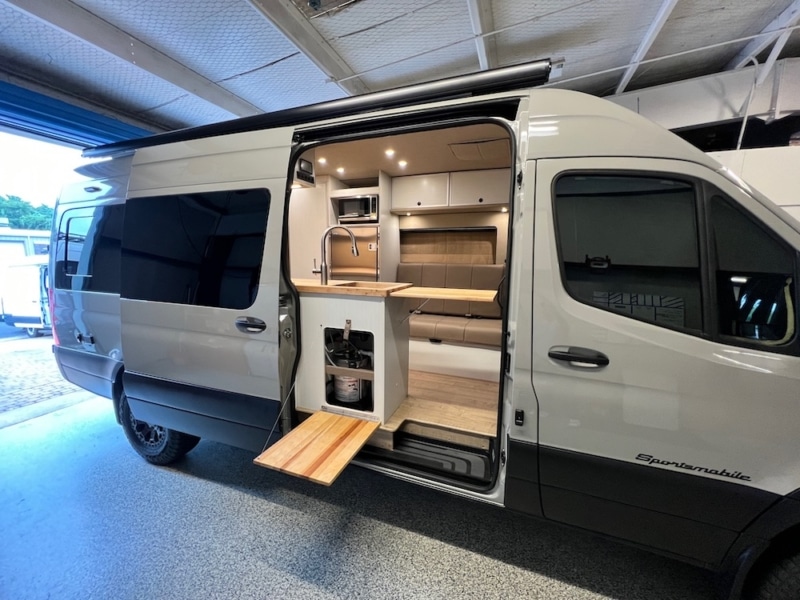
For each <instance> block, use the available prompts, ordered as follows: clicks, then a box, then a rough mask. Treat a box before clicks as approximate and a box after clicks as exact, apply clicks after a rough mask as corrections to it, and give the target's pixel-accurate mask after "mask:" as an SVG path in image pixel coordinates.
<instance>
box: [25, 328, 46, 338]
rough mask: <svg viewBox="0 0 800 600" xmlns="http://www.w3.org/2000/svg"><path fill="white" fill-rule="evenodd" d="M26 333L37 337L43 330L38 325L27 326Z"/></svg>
mask: <svg viewBox="0 0 800 600" xmlns="http://www.w3.org/2000/svg"><path fill="white" fill-rule="evenodd" d="M25 334H26V335H27V336H28V337H29V338H37V337H40V336H41V335H42V330H41V329H39V328H38V327H26V328H25Z"/></svg>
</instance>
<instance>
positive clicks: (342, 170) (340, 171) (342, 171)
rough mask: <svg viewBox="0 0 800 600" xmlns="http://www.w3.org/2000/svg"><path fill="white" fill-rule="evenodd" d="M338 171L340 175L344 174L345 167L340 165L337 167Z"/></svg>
mask: <svg viewBox="0 0 800 600" xmlns="http://www.w3.org/2000/svg"><path fill="white" fill-rule="evenodd" d="M336 172H337V173H338V174H339V175H342V174H344V167H339V168H338V169H336Z"/></svg>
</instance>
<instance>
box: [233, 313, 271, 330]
mask: <svg viewBox="0 0 800 600" xmlns="http://www.w3.org/2000/svg"><path fill="white" fill-rule="evenodd" d="M266 328H267V324H266V323H265V322H264V321H262V320H261V319H256V318H255V317H238V318H237V319H236V329H238V330H239V331H242V332H244V333H261V332H262V331H264V330H265V329H266Z"/></svg>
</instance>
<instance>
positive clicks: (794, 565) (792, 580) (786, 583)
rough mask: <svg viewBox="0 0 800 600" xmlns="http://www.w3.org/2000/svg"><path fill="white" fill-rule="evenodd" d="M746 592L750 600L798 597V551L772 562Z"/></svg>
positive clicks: (799, 592)
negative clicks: (749, 591)
mask: <svg viewBox="0 0 800 600" xmlns="http://www.w3.org/2000/svg"><path fill="white" fill-rule="evenodd" d="M754 588H755V589H753V590H752V591H751V593H750V594H747V597H748V598H749V599H750V600H797V598H800V553H795V554H788V555H784V556H783V557H782V558H780V559H779V560H776V561H775V562H774V563H772V564H771V565H770V566H769V567H768V568H767V569H766V570H765V571H764V572H763V573H762V576H761V577H760V578H759V580H758V581H757V582H756V585H755V586H754Z"/></svg>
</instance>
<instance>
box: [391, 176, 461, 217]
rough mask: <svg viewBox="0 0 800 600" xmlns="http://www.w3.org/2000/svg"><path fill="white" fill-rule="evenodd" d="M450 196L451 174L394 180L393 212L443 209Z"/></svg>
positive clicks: (397, 178) (396, 178)
mask: <svg viewBox="0 0 800 600" xmlns="http://www.w3.org/2000/svg"><path fill="white" fill-rule="evenodd" d="M449 195H450V174H449V173H433V174H430V175H411V176H409V177H395V178H394V179H392V210H398V211H402V210H415V209H420V208H443V207H446V206H447V199H448V197H449Z"/></svg>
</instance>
